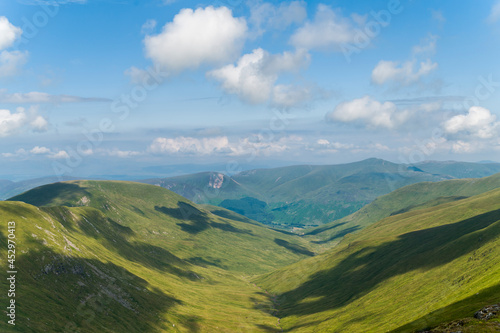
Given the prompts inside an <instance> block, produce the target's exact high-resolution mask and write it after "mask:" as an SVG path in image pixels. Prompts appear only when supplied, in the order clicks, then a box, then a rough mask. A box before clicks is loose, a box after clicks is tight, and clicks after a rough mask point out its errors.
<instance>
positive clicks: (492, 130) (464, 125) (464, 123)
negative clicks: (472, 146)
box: [443, 106, 500, 139]
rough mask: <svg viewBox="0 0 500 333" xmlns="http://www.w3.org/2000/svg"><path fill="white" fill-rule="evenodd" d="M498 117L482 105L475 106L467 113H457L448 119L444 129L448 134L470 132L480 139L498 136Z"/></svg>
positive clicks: (469, 133)
mask: <svg viewBox="0 0 500 333" xmlns="http://www.w3.org/2000/svg"><path fill="white" fill-rule="evenodd" d="M496 119H497V117H496V116H495V115H494V114H492V113H491V112H490V110H488V109H485V108H483V107H480V106H473V107H471V108H470V109H469V111H468V112H467V114H465V115H457V116H454V117H452V118H450V119H448V120H447V121H446V122H445V123H444V124H443V127H444V130H445V132H446V133H448V134H459V133H463V134H468V135H470V136H473V137H477V138H480V139H489V138H493V137H497V136H498V131H499V130H500V122H498V121H496Z"/></svg>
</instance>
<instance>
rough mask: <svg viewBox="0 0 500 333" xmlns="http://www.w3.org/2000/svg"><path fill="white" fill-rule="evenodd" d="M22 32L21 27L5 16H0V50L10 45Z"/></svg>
mask: <svg viewBox="0 0 500 333" xmlns="http://www.w3.org/2000/svg"><path fill="white" fill-rule="evenodd" d="M22 33H23V30H22V29H21V28H19V27H16V26H14V25H13V24H12V23H10V22H9V20H8V19H7V18H6V17H5V16H0V50H4V49H6V48H8V47H11V46H12V44H14V41H15V40H16V39H18V38H19V37H20V36H21V34H22Z"/></svg>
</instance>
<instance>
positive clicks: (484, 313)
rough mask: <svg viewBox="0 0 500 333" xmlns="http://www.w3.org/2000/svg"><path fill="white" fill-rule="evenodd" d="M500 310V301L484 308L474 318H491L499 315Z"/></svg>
mask: <svg viewBox="0 0 500 333" xmlns="http://www.w3.org/2000/svg"><path fill="white" fill-rule="evenodd" d="M499 312H500V303H499V304H495V305H490V306H487V307H485V308H482V309H481V310H479V311H478V312H476V313H475V314H474V318H476V319H481V320H489V319H491V318H493V317H495V316H497V315H498V313H499Z"/></svg>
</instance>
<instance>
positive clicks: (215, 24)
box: [144, 6, 247, 72]
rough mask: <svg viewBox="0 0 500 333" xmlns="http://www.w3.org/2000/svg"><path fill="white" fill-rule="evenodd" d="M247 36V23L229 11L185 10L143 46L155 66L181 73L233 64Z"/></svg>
mask: <svg viewBox="0 0 500 333" xmlns="http://www.w3.org/2000/svg"><path fill="white" fill-rule="evenodd" d="M246 32H247V24H246V21H245V19H243V18H235V17H233V15H232V12H231V10H230V9H228V8H226V7H220V8H214V7H212V6H209V7H206V8H198V9H196V10H194V11H193V10H192V9H182V10H181V11H180V12H179V14H177V15H176V16H175V17H174V20H173V21H172V22H170V23H167V24H166V25H165V26H164V27H163V31H162V32H161V33H160V34H158V35H153V36H146V38H145V39H144V44H145V49H146V55H147V57H148V58H150V59H151V60H153V62H154V63H155V64H158V65H160V66H162V67H163V68H165V69H167V70H169V71H172V72H178V71H182V70H185V69H194V68H197V67H199V66H200V65H202V64H220V63H223V62H227V61H231V60H233V59H234V58H235V57H237V55H238V54H239V52H240V50H241V47H242V46H243V41H244V38H245V35H246Z"/></svg>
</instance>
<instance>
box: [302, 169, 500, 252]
mask: <svg viewBox="0 0 500 333" xmlns="http://www.w3.org/2000/svg"><path fill="white" fill-rule="evenodd" d="M499 187H500V174H496V175H493V176H490V177H485V178H480V179H453V180H447V181H442V182H422V183H418V184H413V185H409V186H405V187H402V188H400V189H397V190H395V191H393V192H391V193H389V194H387V195H384V196H381V197H378V198H377V199H375V200H374V201H373V202H372V203H370V204H368V205H366V206H365V207H363V208H361V209H360V210H359V211H357V212H355V213H354V214H352V215H349V216H346V217H345V218H342V219H340V220H337V221H333V222H330V223H327V224H325V225H322V226H319V227H317V228H313V229H309V230H306V231H305V238H306V239H308V240H310V241H311V242H313V243H314V244H318V246H319V247H320V248H331V247H332V246H334V245H335V244H337V243H338V242H339V241H340V240H341V239H342V237H343V236H344V235H346V234H348V233H352V232H356V231H359V230H362V229H363V228H365V227H367V226H369V225H371V224H373V223H375V222H377V221H379V220H381V219H383V218H385V217H388V216H391V215H396V214H400V213H404V212H407V211H412V210H416V209H422V208H426V207H433V206H437V205H440V204H443V203H446V202H453V201H457V200H462V199H464V198H467V197H470V196H474V195H477V194H480V193H484V192H487V191H490V190H493V189H495V188H499Z"/></svg>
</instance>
